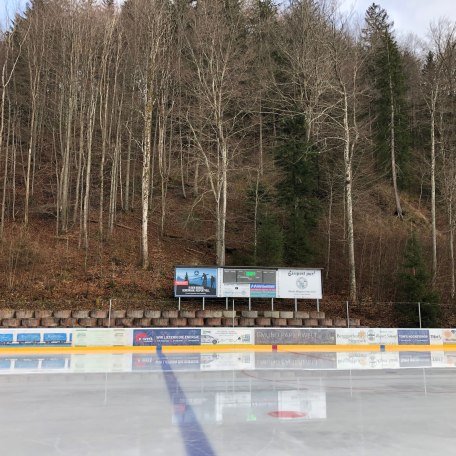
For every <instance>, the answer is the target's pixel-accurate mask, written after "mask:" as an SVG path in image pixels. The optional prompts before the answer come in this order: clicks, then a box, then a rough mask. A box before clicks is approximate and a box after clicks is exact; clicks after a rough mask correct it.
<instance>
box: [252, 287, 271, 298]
mask: <svg viewBox="0 0 456 456" xmlns="http://www.w3.org/2000/svg"><path fill="white" fill-rule="evenodd" d="M250 297H251V298H275V297H276V285H275V283H251V284H250Z"/></svg>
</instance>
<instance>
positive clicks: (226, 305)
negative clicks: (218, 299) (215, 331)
mask: <svg viewBox="0 0 456 456" xmlns="http://www.w3.org/2000/svg"><path fill="white" fill-rule="evenodd" d="M225 307H226V310H228V298H225Z"/></svg>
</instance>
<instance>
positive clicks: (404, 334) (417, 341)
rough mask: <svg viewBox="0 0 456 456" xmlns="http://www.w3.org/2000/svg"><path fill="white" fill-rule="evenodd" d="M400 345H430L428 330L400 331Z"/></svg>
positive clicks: (398, 332) (398, 335) (398, 333)
mask: <svg viewBox="0 0 456 456" xmlns="http://www.w3.org/2000/svg"><path fill="white" fill-rule="evenodd" d="M397 337H398V343H399V345H429V344H430V340H429V330H428V329H398V330H397Z"/></svg>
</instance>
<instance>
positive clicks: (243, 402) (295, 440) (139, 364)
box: [0, 352, 456, 456]
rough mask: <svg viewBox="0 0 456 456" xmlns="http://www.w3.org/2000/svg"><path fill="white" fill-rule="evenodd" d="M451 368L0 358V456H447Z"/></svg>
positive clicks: (386, 356) (398, 358)
mask: <svg viewBox="0 0 456 456" xmlns="http://www.w3.org/2000/svg"><path fill="white" fill-rule="evenodd" d="M455 364H456V353H454V352H453V353H452V352H448V353H445V352H406V353H277V352H276V353H248V352H247V353H201V354H199V353H190V354H172V355H171V354H167V355H164V354H160V353H158V354H148V353H140V354H131V353H130V354H105V355H100V354H87V355H81V354H78V355H68V354H66V355H50V356H43V355H41V356H6V355H2V356H0V454H1V455H12V456H22V455H24V456H25V455H27V456H31V455H34V456H36V455H38V456H41V455H43V456H51V455H68V456H70V455H71V456H83V455H93V456H102V455H125V456H139V455H148V456H149V455H167V456H168V455H173V456H174V455H189V456H205V455H207V456H209V455H230V456H231V455H233V456H240V455H249V456H250V455H262V456H266V455H267V456H276V455H300V456H302V455H335V456H345V455H347V456H348V455H350V456H353V455H366V456H376V455H379V456H380V455H381V456H388V455H398V456H399V455H400V456H403V455H405V454H410V455H413V456H417V455H429V454H447V455H452V454H456V369H455V368H454V366H455ZM432 366H436V367H432Z"/></svg>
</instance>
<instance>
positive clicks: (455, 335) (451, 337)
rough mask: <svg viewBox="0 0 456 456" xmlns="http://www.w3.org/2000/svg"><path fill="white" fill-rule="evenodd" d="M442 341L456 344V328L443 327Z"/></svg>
mask: <svg viewBox="0 0 456 456" xmlns="http://www.w3.org/2000/svg"><path fill="white" fill-rule="evenodd" d="M442 342H443V344H444V345H446V344H455V345H456V329H444V330H442Z"/></svg>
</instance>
